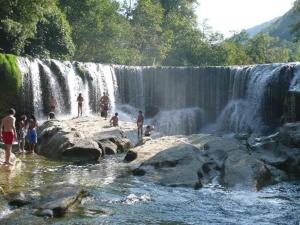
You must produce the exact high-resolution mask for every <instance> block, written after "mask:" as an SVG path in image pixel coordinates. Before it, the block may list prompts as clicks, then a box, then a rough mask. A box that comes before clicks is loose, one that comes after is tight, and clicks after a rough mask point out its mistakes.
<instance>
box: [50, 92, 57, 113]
mask: <svg viewBox="0 0 300 225" xmlns="http://www.w3.org/2000/svg"><path fill="white" fill-rule="evenodd" d="M56 106H57V102H56V100H55V98H54V96H53V95H51V98H50V110H51V112H55V109H56Z"/></svg>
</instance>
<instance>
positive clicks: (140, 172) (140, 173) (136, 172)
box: [132, 168, 146, 176]
mask: <svg viewBox="0 0 300 225" xmlns="http://www.w3.org/2000/svg"><path fill="white" fill-rule="evenodd" d="M132 174H133V175H134V176H144V175H145V174H146V171H145V170H143V169H140V168H136V169H134V170H133V171H132Z"/></svg>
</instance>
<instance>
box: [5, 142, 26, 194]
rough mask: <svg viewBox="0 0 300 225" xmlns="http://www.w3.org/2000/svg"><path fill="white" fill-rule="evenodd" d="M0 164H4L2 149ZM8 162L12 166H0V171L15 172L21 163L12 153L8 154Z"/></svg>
mask: <svg viewBox="0 0 300 225" xmlns="http://www.w3.org/2000/svg"><path fill="white" fill-rule="evenodd" d="M0 162H1V163H2V162H5V151H4V149H2V148H0ZM10 162H11V163H12V166H8V165H6V164H0V170H2V169H3V170H15V169H16V168H17V167H18V166H19V165H20V164H21V161H20V160H19V159H18V158H17V157H16V156H15V154H14V153H11V154H10ZM0 189H1V188H0ZM0 192H1V191H0Z"/></svg>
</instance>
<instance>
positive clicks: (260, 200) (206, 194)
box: [0, 156, 300, 225]
mask: <svg viewBox="0 0 300 225" xmlns="http://www.w3.org/2000/svg"><path fill="white" fill-rule="evenodd" d="M120 157H121V156H120ZM120 157H118V158H117V157H111V158H107V159H104V160H103V161H102V162H101V163H100V164H97V165H69V164H66V163H60V162H54V161H49V160H46V159H44V158H42V157H40V156H23V157H21V160H22V161H23V164H22V167H21V169H20V171H19V172H17V173H14V174H12V173H9V172H7V173H1V174H0V185H1V186H3V187H4V189H5V191H6V192H9V191H12V190H13V191H15V190H17V191H21V190H29V189H32V188H35V187H39V186H42V185H44V184H51V183H55V182H68V183H72V184H79V185H82V186H83V187H84V188H85V189H86V190H88V191H89V192H90V193H91V197H88V198H87V199H85V200H84V202H83V207H82V208H79V209H78V210H77V211H76V212H73V213H70V214H69V215H68V216H67V217H65V218H62V219H53V220H49V221H48V222H47V223H49V224H56V225H59V224H78V225H79V224H87V225H96V224H160V225H175V224H179V225H180V224H245V225H248V224H263V225H267V224H268V225H269V224H270V225H273V224H297V225H298V224H299V221H300V185H299V183H282V184H278V185H275V186H272V187H268V188H265V189H264V190H262V191H260V192H248V191H228V190H226V189H224V188H222V187H220V186H216V185H215V186H207V187H205V188H203V189H201V190H198V191H195V190H192V189H187V188H169V187H163V186H160V185H156V184H153V183H151V182H149V181H146V180H144V179H143V178H136V177H133V176H128V167H127V165H126V164H123V163H122V162H121V158H120ZM0 211H1V212H0V218H1V217H3V216H5V215H8V214H9V213H10V212H11V211H10V210H9V208H7V206H5V205H3V204H2V205H1V202H0ZM0 224H1V220H0Z"/></svg>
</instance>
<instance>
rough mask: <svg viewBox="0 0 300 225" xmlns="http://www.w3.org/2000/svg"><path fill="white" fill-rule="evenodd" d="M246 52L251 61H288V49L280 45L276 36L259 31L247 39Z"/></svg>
mask: <svg viewBox="0 0 300 225" xmlns="http://www.w3.org/2000/svg"><path fill="white" fill-rule="evenodd" d="M246 51H247V54H248V55H249V57H250V58H251V59H252V62H253V63H273V62H287V61H289V51H288V50H287V49H285V48H281V47H280V42H279V40H278V38H274V37H271V36H269V35H268V34H265V33H261V34H258V35H256V36H254V37H253V38H252V39H250V40H249V44H248V46H247V49H246Z"/></svg>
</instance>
